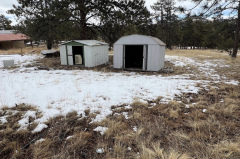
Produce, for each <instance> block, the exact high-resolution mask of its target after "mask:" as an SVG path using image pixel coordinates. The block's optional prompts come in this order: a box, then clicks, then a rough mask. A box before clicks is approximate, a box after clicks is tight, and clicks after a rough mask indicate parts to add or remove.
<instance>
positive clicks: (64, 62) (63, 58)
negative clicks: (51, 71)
mask: <svg viewBox="0 0 240 159" xmlns="http://www.w3.org/2000/svg"><path fill="white" fill-rule="evenodd" d="M60 59H61V65H67V56H66V46H65V45H61V46H60Z"/></svg>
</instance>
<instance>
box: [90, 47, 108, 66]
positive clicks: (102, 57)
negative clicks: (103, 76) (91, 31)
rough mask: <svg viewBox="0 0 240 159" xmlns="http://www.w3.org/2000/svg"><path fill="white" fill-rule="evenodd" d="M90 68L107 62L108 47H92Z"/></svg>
mask: <svg viewBox="0 0 240 159" xmlns="http://www.w3.org/2000/svg"><path fill="white" fill-rule="evenodd" d="M91 49H92V67H95V66H98V65H102V64H105V63H107V62H109V55H108V46H107V45H103V46H92V47H91Z"/></svg>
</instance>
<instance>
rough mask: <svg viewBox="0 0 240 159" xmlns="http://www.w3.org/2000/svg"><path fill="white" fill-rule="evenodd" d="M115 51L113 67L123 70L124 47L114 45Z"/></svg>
mask: <svg viewBox="0 0 240 159" xmlns="http://www.w3.org/2000/svg"><path fill="white" fill-rule="evenodd" d="M113 50H114V53H113V67H114V68H123V45H114V46H113Z"/></svg>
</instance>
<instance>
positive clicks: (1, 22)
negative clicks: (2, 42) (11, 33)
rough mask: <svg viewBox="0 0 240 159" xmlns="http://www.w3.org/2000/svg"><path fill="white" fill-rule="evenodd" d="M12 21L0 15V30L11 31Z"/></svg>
mask: <svg viewBox="0 0 240 159" xmlns="http://www.w3.org/2000/svg"><path fill="white" fill-rule="evenodd" d="M11 23H12V21H11V20H9V19H8V18H6V17H5V16H4V15H3V14H1V15H0V30H3V29H4V30H11V29H12V26H11Z"/></svg>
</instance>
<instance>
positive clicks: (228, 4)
mask: <svg viewBox="0 0 240 159" xmlns="http://www.w3.org/2000/svg"><path fill="white" fill-rule="evenodd" d="M181 1H182V0H181ZM184 1H186V0H184ZM191 1H193V2H195V3H196V6H195V7H194V8H196V7H197V6H199V5H200V6H201V7H202V12H201V13H200V14H199V15H200V16H203V15H205V16H206V17H207V16H212V15H214V16H216V17H218V18H219V17H221V16H222V15H223V11H226V10H230V11H231V13H236V14H234V15H235V16H237V20H236V24H237V26H236V31H235V42H234V45H232V46H234V48H233V53H232V57H233V58H236V57H237V51H238V43H239V30H240V1H237V0H228V1H226V0H191ZM194 8H192V9H190V10H188V11H189V12H188V14H191V11H192V10H193V9H194ZM179 9H180V10H181V11H183V12H184V11H186V8H184V7H180V8H179Z"/></svg>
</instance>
